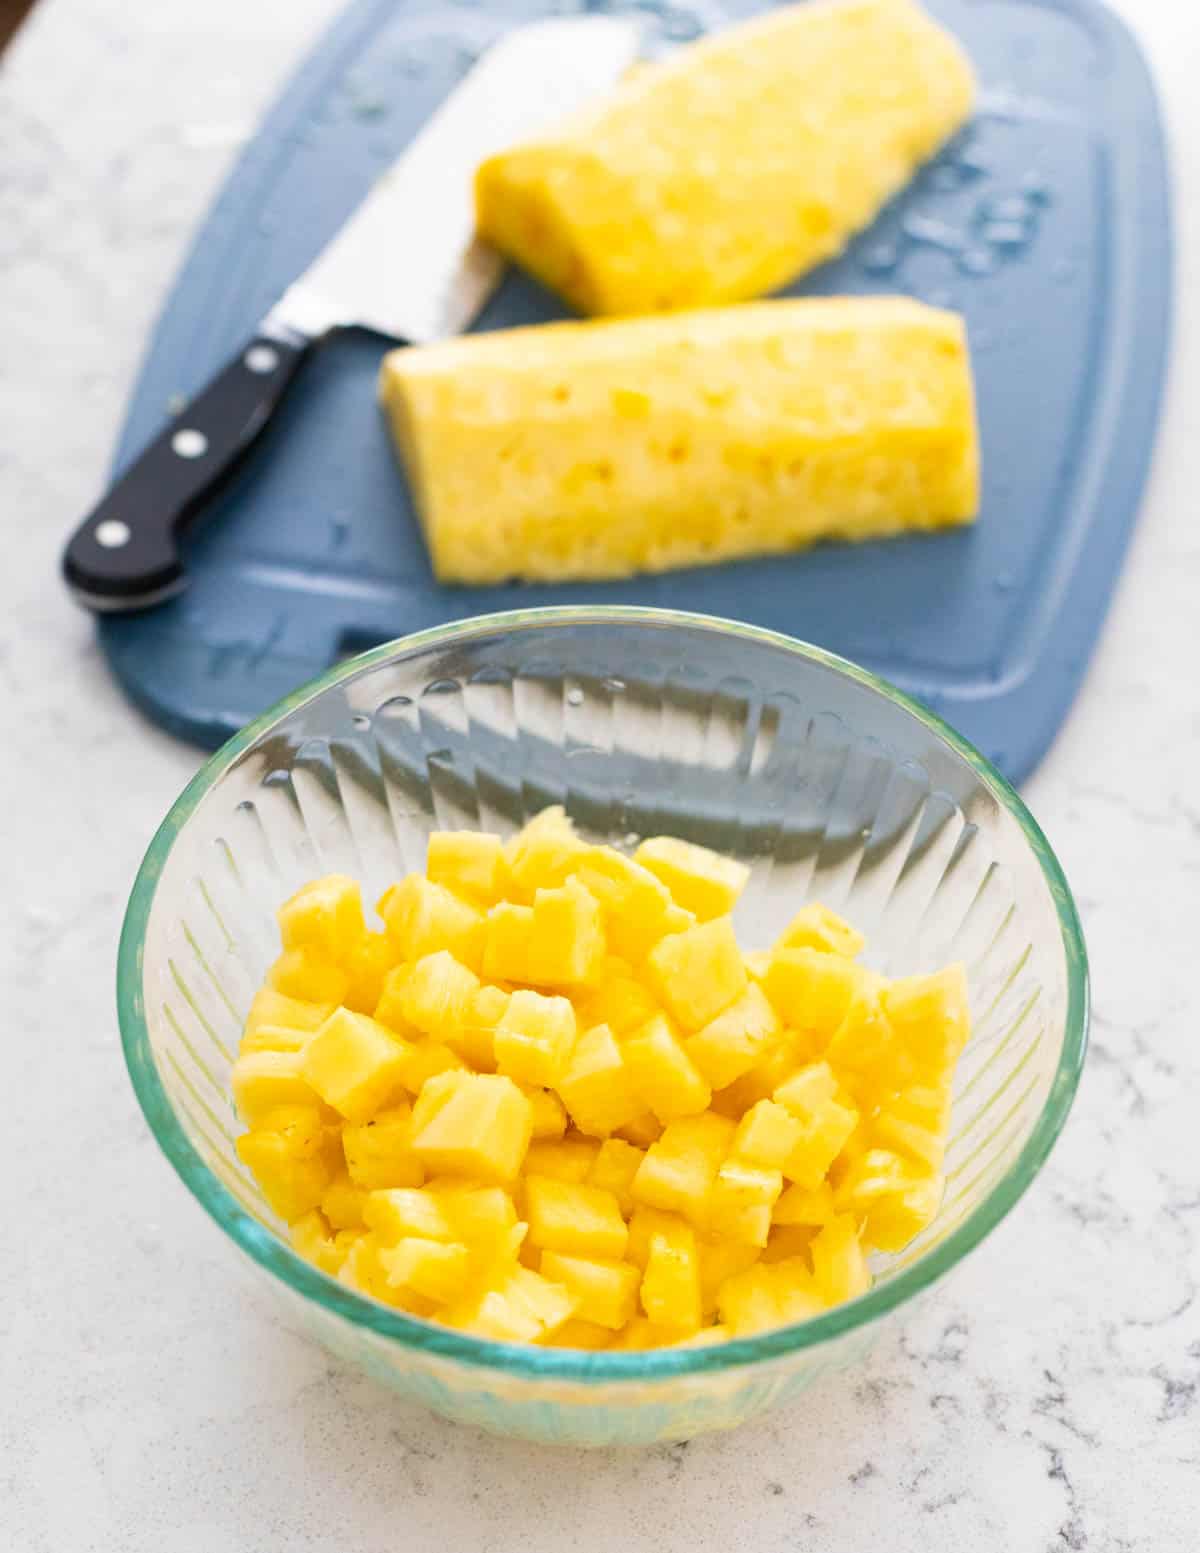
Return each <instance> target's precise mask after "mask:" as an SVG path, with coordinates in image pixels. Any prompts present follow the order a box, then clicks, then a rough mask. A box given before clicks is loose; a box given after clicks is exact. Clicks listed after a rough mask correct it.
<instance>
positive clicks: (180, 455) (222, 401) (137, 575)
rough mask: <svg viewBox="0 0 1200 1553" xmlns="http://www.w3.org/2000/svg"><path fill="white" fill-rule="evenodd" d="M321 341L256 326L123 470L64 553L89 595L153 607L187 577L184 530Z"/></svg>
mask: <svg viewBox="0 0 1200 1553" xmlns="http://www.w3.org/2000/svg"><path fill="white" fill-rule="evenodd" d="M312 347H313V341H312V340H311V339H308V338H306V337H304V336H302V335H300V334H293V333H290V332H289V333H288V334H287V335H286V336H285V337H281V335H276V334H271V335H268V334H262V333H260V334H256V335H255V336H254V338H253V339H251V340H250V341H248V343H247V344H246V345H244V346H243V347H242V349H241V350H240V351H239V352H238V353H237V355H236V356H235V357H234V358H233V360H232V361H230V362H229V363H228V365H227V366H225V367H224V368H222V370H221V371H220V372H218V373H217V375H216V377H214V378H213V379H212V380H211V381H210V382H209V383H208V385H207V386H206V387H205V388H202V389H201V390H200V392H199V393H198V394H197V395H196V397H195V398H194V399H192V400H190V401H189V403H188V404H187V405H186V406H185V407H184V408H183V409H182V410H181V411H180V412H179V414H178V415H177V416H176V417H175V418H174V420H172V422H171V423H170V425H169V426H167V427H166V429H165V430H164V431H162V432H161V433H160V434H159V435H158V436H157V437H156V438H155V439H154V441H153V442H151V443H150V444H149V445H148V446H147V447H145V448H144V449H143V450H142V452H141V453H140V454H139V455H138V456H137V458H136V459H134V461H133V463H132V464H130V465H129V466H128V468H127V469H125V470H124V471H123V472H122V473H121V474H120V475H119V476H118V478H117V481H116V483H115V484H114V485H113V486H112V487H111V489H110V490H109V492H108V494H107V495H106V496H105V497H104V498H103V499H102V500H101V501H100V503H99V505H98V506H96V507H95V508H94V509H93V510H92V511H91V512H90V513H89V514H88V516H87V517H86V518H85V519H84V521H83V522H82V523H81V524H80V526H79V528H78V529H77V530H76V531H75V534H74V537H73V538H72V539H71V541H70V543H69V544H68V545H67V548H66V552H65V553H64V555H63V576H64V577H65V578H66V581H67V586H68V587H69V588H70V589H71V591H72V593H74V595H75V597H76V598H77V599H78V600H79V601H80V603H82V604H84V605H86V606H87V607H88V608H89V609H95V610H105V611H107V610H130V609H144V608H146V607H147V606H148V605H150V604H156V603H158V602H159V601H160V600H162V599H164V598H167V597H169V596H170V595H171V594H172V593H176V592H178V591H179V589H181V588H182V587H183V586H184V584H185V582H186V577H185V575H184V569H183V563H182V561H181V559H180V556H179V547H178V539H179V536H180V534H181V533H182V532H183V530H184V529H185V528H186V527H187V526H188V524H189V523H190V522H191V521H192V520H193V519H194V518H195V517H196V516H197V515H198V514H199V512H200V511H201V509H202V507H203V504H204V503H205V501H206V500H207V499H208V498H209V497H210V496H212V495H214V494H215V492H216V490H217V488H218V487H219V486H220V485H221V484H222V482H223V481H224V480H225V479H226V478H227V477H228V476H229V475H230V474H231V473H232V472H233V470H234V469H235V468H236V466H237V464H238V463H239V462H240V460H241V459H242V458H243V457H245V455H246V454H247V453H248V452H249V451H250V449H251V447H252V446H253V445H254V443H255V441H256V440H257V439H258V437H259V435H260V434H261V433H262V430H263V428H264V427H265V426H266V424H267V422H268V421H269V420H270V418H271V416H272V415H273V414H274V413H275V411H276V410H277V409H278V407H279V405H280V403H281V402H282V400H283V396H284V394H285V393H286V392H287V390H288V388H289V387H290V386H291V384H292V382H293V381H294V379H295V376H296V373H297V371H298V370H299V368H300V366H301V364H302V363H303V361H304V359H305V357H306V356H307V355H308V354H309V352H310V351H311V349H312Z"/></svg>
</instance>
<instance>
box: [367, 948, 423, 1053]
mask: <svg viewBox="0 0 1200 1553" xmlns="http://www.w3.org/2000/svg"><path fill="white" fill-rule="evenodd" d="M411 975H412V966H411V965H410V964H409V963H408V962H407V961H401V963H400V964H398V965H394V966H393V967H392V968H391V970H390V971H388V973H387V975H386V976H385V977H384V978H383V985H382V987H381V988H380V989H379V1001H378V1003H376V1005H375V1010H374V1013H373V1015H372V1018H374V1019H376V1020H378V1022H379V1023H380V1024H381V1025H386V1026H387V1027H388V1029H389V1030H391V1031H392V1033H393V1034H394V1035H398V1036H403V1037H404V1038H405V1039H407V1040H415V1039H416V1037H417V1036H419V1035H420V1033H421V1032H420V1031H419V1030H418V1029H417V1028H416V1026H415V1025H410V1024H409V1022H408V1020H407V1019H406V1018H405V1017H404V989H405V988H406V987H407V985H408V978H409V977H410V976H411Z"/></svg>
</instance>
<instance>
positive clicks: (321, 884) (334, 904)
mask: <svg viewBox="0 0 1200 1553" xmlns="http://www.w3.org/2000/svg"><path fill="white" fill-rule="evenodd" d="M277 915H278V918H279V931H280V935H281V937H282V939H283V947H284V948H285V949H306V950H311V951H312V952H313V953H314V954H315V955H316V956H317V958H319V959H325V960H333V961H334V962H339V963H340V962H341V961H344V960H345V959H346V957H347V956H348V955H349V953H350V951H351V950H352V948H353V947H354V945H355V944H356V943H357V942H358V941H359V939H360V938H362V936H363V934H364V933H365V932H366V930H367V926H366V923H365V921H364V920H363V909H362V895H361V892H360V891H359V888H358V882H357V880H355V879H351V878H348V877H347V875H345V874H329V875H327V876H326V877H325V878H324V879H314V880H313V881H312V882H311V883H310V884H306V885H304V886H302V888H301V889H299V890H297V891H296V893H295V894H294V895H293V896H291V897H290V898H289V899H288V900H286V901H284V903H283V905H282V906H281V907H280V908H279V911H278V914H277Z"/></svg>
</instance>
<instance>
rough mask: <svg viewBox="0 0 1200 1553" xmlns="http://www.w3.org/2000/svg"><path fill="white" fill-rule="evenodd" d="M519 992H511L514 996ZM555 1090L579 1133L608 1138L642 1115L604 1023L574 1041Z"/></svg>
mask: <svg viewBox="0 0 1200 1553" xmlns="http://www.w3.org/2000/svg"><path fill="white" fill-rule="evenodd" d="M517 995H518V994H515V993H514V996H517ZM558 1092H559V1094H560V1095H561V1096H562V1100H563V1103H564V1104H565V1106H566V1108H567V1110H568V1111H569V1112H570V1113H571V1120H572V1121H573V1122H574V1123H575V1125H576V1127H578V1128H579V1130H580V1131H581V1132H586V1133H590V1134H591V1135H592V1136H593V1137H597V1138H607V1137H608V1135H609V1134H610V1133H613V1132H616V1130H617V1129H618V1128H619V1127H625V1126H628V1124H629V1123H630V1122H632V1121H634V1120H636V1118H637V1117H638V1116H639V1115H640V1114H641V1111H642V1105H643V1102H642V1101H641V1100H640V1098H639V1097H638V1095H637V1094H636V1093H635V1092H634V1088H633V1084H632V1081H631V1079H630V1075H629V1072H628V1071H627V1069H626V1066H625V1059H624V1057H623V1056H622V1053H621V1049H620V1047H619V1046H618V1045H617V1043H616V1041H615V1040H614V1039H613V1034H612V1031H611V1030H610V1029H609V1028H608V1026H607V1025H598V1026H597V1027H596V1028H595V1029H594V1030H586V1031H585V1032H584V1033H583V1035H581V1036H580V1037H579V1039H578V1041H577V1042H576V1043H575V1049H574V1051H573V1052H572V1053H571V1058H570V1061H569V1062H568V1064H567V1069H566V1072H565V1073H564V1074H563V1075H562V1077H561V1078H560V1079H559V1080H558Z"/></svg>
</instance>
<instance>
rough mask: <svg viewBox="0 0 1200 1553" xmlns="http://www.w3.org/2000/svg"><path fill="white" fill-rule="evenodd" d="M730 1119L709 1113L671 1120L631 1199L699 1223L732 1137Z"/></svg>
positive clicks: (640, 1169)
mask: <svg viewBox="0 0 1200 1553" xmlns="http://www.w3.org/2000/svg"><path fill="white" fill-rule="evenodd" d="M733 1132H734V1128H733V1123H732V1122H731V1121H729V1120H727V1119H726V1118H725V1117H723V1116H716V1115H714V1114H713V1113H712V1112H711V1111H710V1112H705V1113H704V1114H703V1115H701V1116H690V1117H684V1118H681V1119H679V1120H677V1121H673V1122H669V1123H668V1124H667V1126H666V1128H665V1129H664V1130H663V1135H662V1137H661V1138H659V1140H658V1142H657V1143H652V1144H651V1145H650V1148H649V1149H648V1150H647V1152H646V1157H645V1158H644V1159H643V1160H642V1163H641V1165H640V1166H639V1167H638V1173H637V1175H636V1176H635V1177H634V1180H633V1187H632V1193H633V1198H634V1201H635V1202H638V1203H643V1204H645V1206H646V1207H648V1208H661V1209H664V1210H666V1211H668V1212H672V1213H678V1214H681V1215H682V1216H683V1217H684V1218H686V1219H689V1220H690V1221H691V1222H692V1223H693V1224H699V1225H703V1224H704V1223H705V1221H706V1218H707V1215H708V1197H709V1192H710V1190H711V1188H712V1184H713V1182H714V1180H715V1179H716V1176H717V1171H718V1169H719V1168H720V1166H721V1162H722V1161H723V1160H724V1158H725V1155H726V1153H727V1152H728V1149H729V1144H730V1141H731V1139H732V1138H733Z"/></svg>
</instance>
